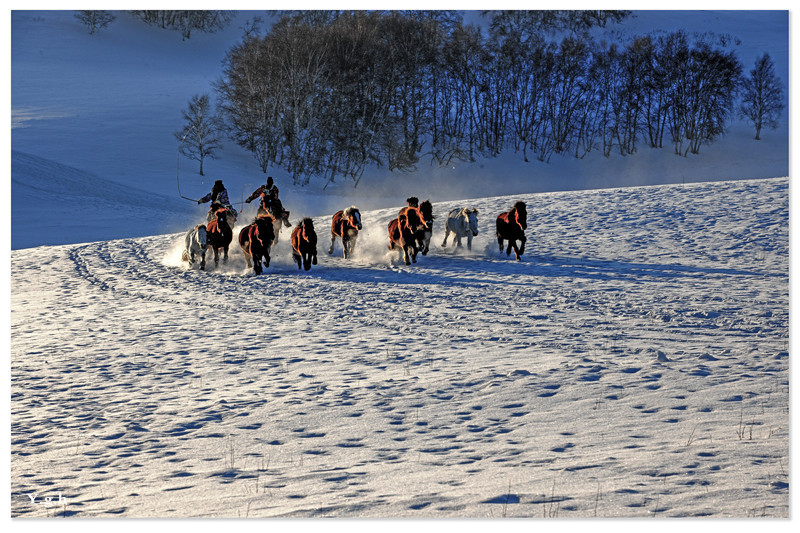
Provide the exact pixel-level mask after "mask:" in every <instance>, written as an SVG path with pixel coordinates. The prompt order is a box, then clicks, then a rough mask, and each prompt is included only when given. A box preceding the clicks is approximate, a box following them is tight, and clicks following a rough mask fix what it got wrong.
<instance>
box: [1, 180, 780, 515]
mask: <svg viewBox="0 0 800 533" xmlns="http://www.w3.org/2000/svg"><path fill="white" fill-rule="evenodd" d="M787 189H788V179H785V178H783V179H771V180H755V181H735V182H720V183H707V184H691V185H688V184H687V185H685V186H681V185H675V186H658V187H639V188H624V189H614V190H604V191H583V192H560V193H547V194H531V195H523V196H514V197H494V198H476V199H473V200H471V201H470V202H469V203H470V204H472V205H474V206H475V207H477V208H478V209H479V210H480V211H481V213H480V234H479V236H478V237H476V240H475V245H474V248H473V250H472V252H466V251H461V252H456V251H454V250H453V249H452V248H447V249H442V248H441V247H440V246H439V243H440V242H441V240H442V237H443V234H442V225H441V224H442V222H443V219H444V217H445V214H446V213H447V211H448V210H449V209H450V208H452V207H454V206H456V205H461V203H460V202H444V203H437V204H436V205H435V214H436V215H437V217H438V219H437V223H436V224H437V225H436V232H435V234H434V241H433V242H434V243H435V246H434V247H433V249H432V251H431V253H430V254H429V255H428V256H426V257H422V256H420V258H419V261H418V263H417V264H415V265H412V266H410V267H406V266H405V265H404V264H402V263H399V262H398V261H396V260H392V258H391V256H389V255H388V250H387V248H386V237H385V227H386V222H387V221H388V220H389V218H390V217H391V216H393V214H394V213H396V209H394V208H393V209H384V210H378V211H369V212H365V213H364V216H363V218H364V223H365V230H364V232H363V233H362V238H361V239H360V240H359V243H358V249H357V255H356V257H355V258H354V259H353V260H349V261H346V260H344V259H343V258H342V257H341V251H340V249H339V248H338V245H337V249H336V250H335V253H334V256H332V257H330V256H328V255H327V254H326V253H325V248H327V244H328V241H326V239H325V228H326V227H327V225H328V224H329V223H330V218H329V217H328V218H325V217H321V218H319V219H318V220H316V221H315V222H316V225H317V228H318V232H319V234H320V236H321V237H322V238H321V239H320V246H319V248H320V252H321V255H320V262H319V264H318V265H317V266H315V267H312V270H311V271H309V272H305V271H300V270H298V269H297V268H296V267H295V266H294V264H292V263H291V259H290V257H289V249H288V246H287V244H286V242H285V240H284V241H282V242H281V243H280V244H279V245H278V247H277V249H276V250H275V254H274V259H273V263H272V265H271V266H270V267H269V268H268V269H267V271H266V274H265V275H263V276H260V277H255V276H253V275H252V274H250V273H249V272H247V270H246V268H245V265H244V261H243V259H242V256H241V255H240V253H239V252H238V251H237V250H232V252H231V259H230V261H229V263H228V264H227V265H225V266H220V268H219V269H217V270H215V269H214V268H213V267H210V268H209V270H208V271H206V272H201V271H198V270H187V269H185V268H184V267H183V266H181V265H180V250H181V247H182V234H170V235H160V236H150V237H142V238H135V239H120V240H111V241H103V242H96V243H89V244H81V245H64V246H54V247H38V248H32V249H26V250H16V251H13V252H12V253H11V282H12V286H13V289H14V290H13V292H12V294H11V308H12V315H11V319H12V320H11V335H12V353H11V436H12V440H11V452H12V461H11V468H12V479H11V492H12V496H11V507H12V515H13V516H20V517H21V516H28V517H45V516H68V517H188V516H217V517H266V516H284V517H298V516H301V517H310V516H338V517H503V516H508V517H512V516H524V517H560V518H567V517H589V518H591V517H652V516H657V517H659V516H664V517H667V516H684V517H687V516H688V517H692V516H694V517H697V516H710V517H762V516H767V517H787V516H788V515H789V467H790V465H789V409H788V406H789V355H788V259H789V255H788V254H789V243H788V232H789V228H788V197H787ZM517 199H523V200H525V201H526V202H527V203H528V206H529V213H530V215H529V221H530V226H529V229H528V236H529V242H528V244H529V246H528V251H527V252H526V255H525V256H523V260H522V261H520V262H516V261H514V260H513V259H509V258H508V257H506V256H505V255H504V254H501V253H499V252H498V250H497V244H496V241H495V240H494V237H493V222H494V218H495V216H496V215H497V214H498V213H500V212H501V211H504V210H507V209H508V208H510V206H511V205H512V203H513V201H515V200H517ZM342 207H344V206H342ZM32 496H33V498H34V499H33V500H32V499H31V497H32ZM59 497H60V499H59ZM45 498H52V499H51V500H50V501H49V502H47V501H46V500H45Z"/></svg>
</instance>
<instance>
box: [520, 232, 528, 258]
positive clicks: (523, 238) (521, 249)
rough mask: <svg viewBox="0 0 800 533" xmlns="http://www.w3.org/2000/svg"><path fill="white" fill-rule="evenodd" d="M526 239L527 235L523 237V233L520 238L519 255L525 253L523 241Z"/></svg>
mask: <svg viewBox="0 0 800 533" xmlns="http://www.w3.org/2000/svg"><path fill="white" fill-rule="evenodd" d="M527 240H528V239H527V237H525V235H523V236H522V238H521V239H520V242H521V243H522V245H521V246H520V247H519V255H522V254H524V253H525V241H527Z"/></svg>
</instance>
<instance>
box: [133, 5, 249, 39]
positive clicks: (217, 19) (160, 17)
mask: <svg viewBox="0 0 800 533" xmlns="http://www.w3.org/2000/svg"><path fill="white" fill-rule="evenodd" d="M128 13H129V14H130V15H131V16H133V17H136V18H138V19H141V20H142V21H144V22H146V23H147V24H150V25H151V26H158V27H160V28H162V29H171V30H177V31H180V32H181V35H182V37H183V38H184V39H189V38H190V37H191V36H192V32H193V31H199V32H204V33H214V32H215V31H217V30H221V29H223V28H225V27H226V26H227V25H228V24H229V23H230V21H231V20H232V18H233V16H234V14H235V12H233V11H209V10H181V11H178V10H138V11H137V10H133V11H128Z"/></svg>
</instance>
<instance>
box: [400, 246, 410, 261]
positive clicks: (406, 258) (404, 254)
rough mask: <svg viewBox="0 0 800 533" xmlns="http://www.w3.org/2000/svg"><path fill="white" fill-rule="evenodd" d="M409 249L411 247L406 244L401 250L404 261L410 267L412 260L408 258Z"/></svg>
mask: <svg viewBox="0 0 800 533" xmlns="http://www.w3.org/2000/svg"><path fill="white" fill-rule="evenodd" d="M408 248H409V247H408V246H407V245H406V244H405V243H404V244H403V245H402V247H401V249H402V250H403V261H405V262H406V264H407V265H410V264H411V259H409V258H408Z"/></svg>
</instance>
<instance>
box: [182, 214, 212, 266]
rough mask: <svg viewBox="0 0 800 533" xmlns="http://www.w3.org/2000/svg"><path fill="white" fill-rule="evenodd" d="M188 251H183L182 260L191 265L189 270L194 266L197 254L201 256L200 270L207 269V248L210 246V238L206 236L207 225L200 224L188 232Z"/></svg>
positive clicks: (186, 241)
mask: <svg viewBox="0 0 800 533" xmlns="http://www.w3.org/2000/svg"><path fill="white" fill-rule="evenodd" d="M184 240H185V243H186V249H185V250H183V255H182V256H181V260H182V261H183V262H185V263H189V268H191V267H192V265H193V264H194V256H195V254H197V255H199V256H200V270H205V269H206V246H207V245H208V238H207V236H206V226H205V224H198V225H197V226H195V227H193V228H192V229H190V230H189V231H187V232H186V237H185V239H184Z"/></svg>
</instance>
